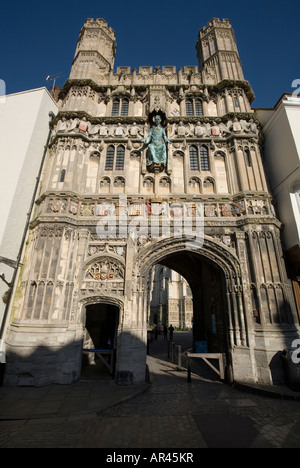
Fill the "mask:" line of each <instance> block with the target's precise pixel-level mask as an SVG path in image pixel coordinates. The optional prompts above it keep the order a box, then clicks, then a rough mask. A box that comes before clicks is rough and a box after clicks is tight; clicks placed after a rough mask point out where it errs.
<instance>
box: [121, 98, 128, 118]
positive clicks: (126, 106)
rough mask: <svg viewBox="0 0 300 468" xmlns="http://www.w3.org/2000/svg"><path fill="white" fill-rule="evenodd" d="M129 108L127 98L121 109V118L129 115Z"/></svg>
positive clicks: (123, 100) (123, 101)
mask: <svg viewBox="0 0 300 468" xmlns="http://www.w3.org/2000/svg"><path fill="white" fill-rule="evenodd" d="M128 108H129V100H128V99H127V98H123V99H122V107H121V116H125V115H128Z"/></svg>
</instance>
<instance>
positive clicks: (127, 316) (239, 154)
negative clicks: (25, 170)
mask: <svg viewBox="0 0 300 468" xmlns="http://www.w3.org/2000/svg"><path fill="white" fill-rule="evenodd" d="M196 51H197V58H198V66H194V65H193V66H188V65H186V66H184V67H183V68H178V69H176V67H175V66H162V67H161V68H160V67H155V68H153V67H151V66H140V67H139V69H138V70H137V69H131V67H130V66H122V67H117V69H116V71H114V59H115V53H116V37H115V32H114V31H113V29H112V28H111V27H109V26H108V25H107V23H106V22H105V21H104V20H103V19H96V20H93V19H88V20H86V22H85V23H84V25H83V27H82V29H81V31H80V34H79V39H78V44H77V48H76V51H75V57H74V60H73V63H72V68H71V73H70V77H69V79H68V80H67V82H66V83H65V85H64V86H63V88H62V90H61V92H60V94H59V98H58V106H59V112H58V114H57V116H56V118H55V120H54V123H53V128H52V134H51V139H50V142H49V146H48V148H47V154H46V159H45V164H44V167H43V174H42V180H41V184H40V188H39V194H38V198H37V200H36V209H35V215H34V219H33V220H32V222H31V225H30V230H29V237H28V243H27V246H26V252H25V256H24V258H23V260H22V263H23V268H22V272H21V275H20V277H19V281H18V286H17V293H16V295H15V298H14V304H13V308H12V315H11V321H10V325H9V328H8V331H7V335H6V349H7V357H8V359H7V365H6V376H5V381H6V383H8V384H11V385H25V384H26V385H41V384H45V383H51V382H52V383H53V382H54V383H71V382H74V381H76V380H78V379H79V378H80V375H81V369H82V362H83V348H84V347H86V346H87V347H88V348H90V347H94V348H95V347H98V346H101V347H102V348H105V347H106V346H107V349H111V350H113V352H114V353H115V369H114V371H115V372H114V375H115V379H116V382H117V383H122V384H124V383H126V384H131V383H134V382H140V381H143V380H144V379H145V368H146V348H147V346H146V344H147V323H148V321H149V320H150V321H152V319H153V321H154V322H155V321H157V320H158V321H164V320H165V319H166V315H164V314H165V312H166V310H164V309H163V306H164V305H166V302H165V301H164V300H162V299H163V298H162V297H161V298H159V297H158V304H157V303H155V301H154V299H155V297H154V295H153V294H152V298H150V297H149V287H148V286H149V275H151V274H152V275H154V277H155V275H156V274H158V276H160V275H161V278H158V280H161V283H164V282H165V284H166V278H167V276H168V275H170V272H171V271H172V272H174V274H173V273H172V275H173V276H172V278H171V279H172V281H171V282H168V284H169V287H171V286H172V287H173V289H174V290H173V293H174V295H175V296H176V294H177V293H176V291H175V289H176V288H177V287H178V288H179V287H181V288H182V289H184V288H185V293H186V296H185V302H184V304H183V303H182V304H179V302H177V305H176V307H178V308H179V309H180V308H181V309H182V308H185V314H184V316H183V315H182V314H181V315H180V314H178V313H177V316H176V320H177V321H178V326H190V325H192V327H193V342H194V344H195V343H196V342H197V341H199V340H200V341H201V340H205V341H206V342H207V345H208V350H209V352H216V353H225V355H226V375H227V378H228V380H229V381H233V380H236V381H250V382H260V383H272V382H273V383H278V382H280V381H281V380H282V379H283V370H282V366H281V362H280V357H279V352H280V351H281V350H282V349H284V348H285V347H287V346H290V344H291V342H292V341H293V339H295V338H297V337H298V334H299V320H298V316H297V313H296V309H295V304H294V298H293V293H292V289H291V284H290V281H289V279H288V277H287V273H286V269H285V265H284V262H283V257H282V246H281V240H280V229H281V223H280V220H278V219H277V217H276V215H275V211H274V207H273V204H272V195H271V194H270V192H269V190H268V185H267V181H266V176H265V171H264V164H263V152H262V145H263V138H262V134H261V128H260V125H259V122H258V120H257V118H256V115H255V112H254V110H253V109H252V108H251V103H252V101H253V99H254V94H253V91H252V88H251V86H250V84H249V82H248V81H247V80H246V79H245V78H244V75H243V70H242V66H241V61H240V58H239V54H238V50H237V45H236V40H235V36H234V32H233V29H232V26H231V24H230V22H229V21H228V20H226V19H224V20H219V19H217V18H213V19H212V20H211V21H209V23H208V25H207V26H205V27H203V28H202V29H200V31H199V34H198V40H197V44H196ZM191 233H192V234H193V235H191ZM176 275H177V276H176ZM175 276H176V278H175ZM176 282H177V285H176V287H175V283H176ZM152 292H153V290H152ZM150 293H151V291H150ZM163 293H164V291H163V289H160V288H159V294H162V295H163ZM191 297H192V301H191V300H190V299H191ZM172 299H174V298H172ZM175 299H177V296H176V297H175ZM151 300H152V301H153V302H152V310H151ZM168 301H169V302H168V304H167V306H168V322H171V320H170V319H171V317H172V318H174V320H173V322H175V315H173V316H172V315H171V314H173V313H174V314H175V310H174V309H175V305H174V304H175V303H174V302H171V298H170V299H168ZM160 306H162V307H160ZM173 306H174V307H173ZM150 314H152V316H151V317H150ZM155 314H156V315H155Z"/></svg>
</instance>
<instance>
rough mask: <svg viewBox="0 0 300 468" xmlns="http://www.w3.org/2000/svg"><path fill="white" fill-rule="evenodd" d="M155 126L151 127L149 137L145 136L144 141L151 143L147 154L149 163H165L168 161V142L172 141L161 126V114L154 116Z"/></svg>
mask: <svg viewBox="0 0 300 468" xmlns="http://www.w3.org/2000/svg"><path fill="white" fill-rule="evenodd" d="M153 120H154V126H153V127H151V129H150V133H149V135H148V136H147V138H143V139H142V142H143V143H146V144H148V145H149V147H148V154H147V164H148V166H151V165H152V164H163V165H165V164H166V163H167V149H166V143H172V142H171V140H169V139H168V138H167V136H166V132H165V130H164V129H163V128H162V126H161V118H160V116H159V115H156V116H155V117H154V119H153Z"/></svg>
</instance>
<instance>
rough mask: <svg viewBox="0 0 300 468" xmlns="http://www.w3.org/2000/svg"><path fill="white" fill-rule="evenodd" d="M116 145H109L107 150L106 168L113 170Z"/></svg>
mask: <svg viewBox="0 0 300 468" xmlns="http://www.w3.org/2000/svg"><path fill="white" fill-rule="evenodd" d="M114 159H115V147H114V146H109V147H108V148H107V152H106V162H105V170H106V171H112V170H113V168H114Z"/></svg>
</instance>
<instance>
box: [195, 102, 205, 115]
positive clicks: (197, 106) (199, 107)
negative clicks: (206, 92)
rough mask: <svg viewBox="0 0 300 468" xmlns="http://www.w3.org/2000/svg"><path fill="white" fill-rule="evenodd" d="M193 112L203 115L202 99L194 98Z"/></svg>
mask: <svg viewBox="0 0 300 468" xmlns="http://www.w3.org/2000/svg"><path fill="white" fill-rule="evenodd" d="M195 114H196V115H199V116H201V115H203V108H202V101H201V99H198V98H197V99H195Z"/></svg>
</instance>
